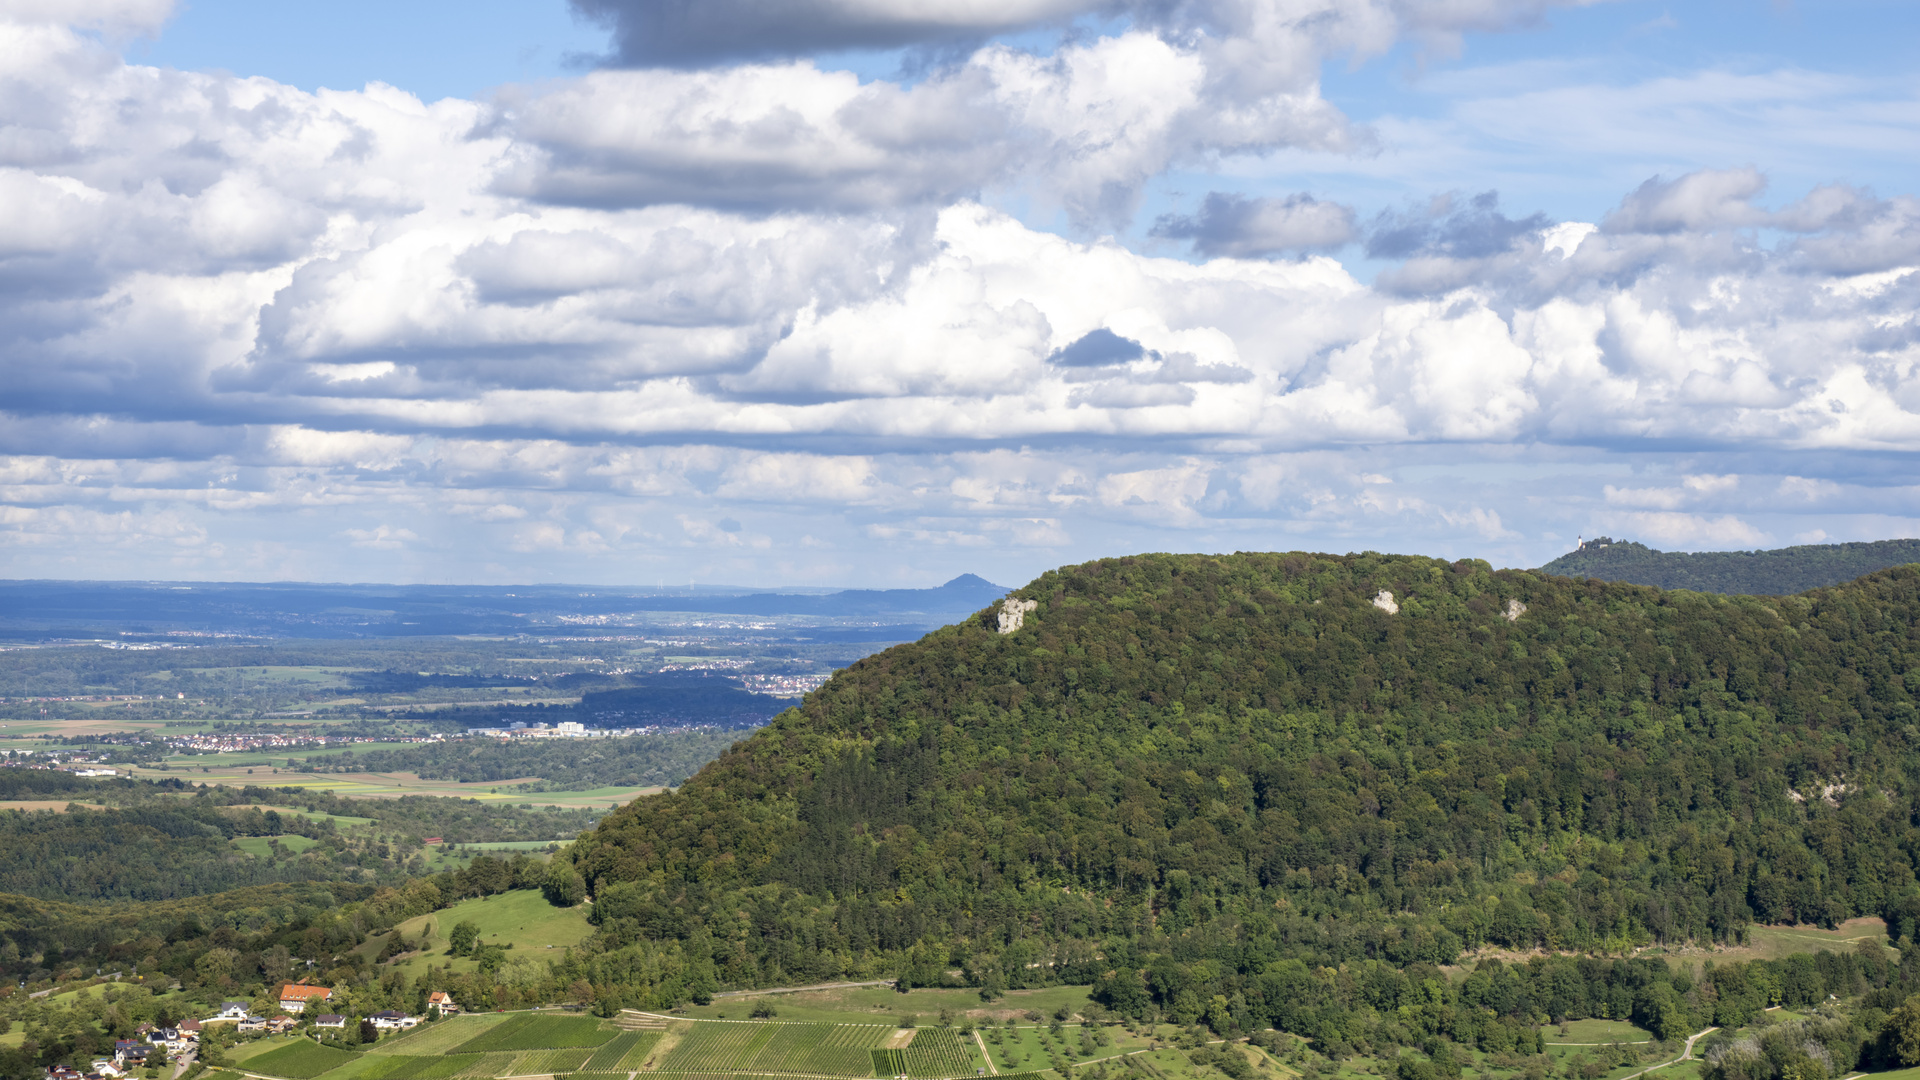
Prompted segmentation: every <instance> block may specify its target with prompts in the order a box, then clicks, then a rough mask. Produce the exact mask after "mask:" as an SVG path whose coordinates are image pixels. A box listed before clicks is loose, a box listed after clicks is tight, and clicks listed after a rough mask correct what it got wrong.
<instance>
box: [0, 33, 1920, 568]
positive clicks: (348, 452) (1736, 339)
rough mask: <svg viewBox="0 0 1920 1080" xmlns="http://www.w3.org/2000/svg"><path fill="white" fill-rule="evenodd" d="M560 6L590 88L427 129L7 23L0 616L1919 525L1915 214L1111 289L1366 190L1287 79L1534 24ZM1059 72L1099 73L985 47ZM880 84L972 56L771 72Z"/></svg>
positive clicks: (1242, 244)
mask: <svg viewBox="0 0 1920 1080" xmlns="http://www.w3.org/2000/svg"><path fill="white" fill-rule="evenodd" d="M577 6H579V7H581V9H582V10H583V11H587V12H588V13H589V14H594V15H597V16H599V17H601V18H604V19H605V20H606V21H607V22H608V23H609V24H610V26H611V27H612V28H613V30H614V42H615V46H616V50H617V53H618V58H619V59H620V60H621V61H622V62H623V63H624V64H627V65H629V66H628V67H626V68H622V69H609V70H602V71H598V72H594V73H592V74H589V75H585V76H582V77H580V78H577V79H570V80H564V81H561V82H558V83H555V84H549V85H542V86H530V87H510V88H507V89H505V90H503V91H501V92H500V94H499V95H498V96H497V97H496V98H494V99H492V100H488V101H461V100H456V99H449V100H444V101H440V102H437V103H433V104H425V103H422V102H420V101H418V100H416V99H414V98H413V97H411V96H409V95H407V94H405V93H402V92H400V91H398V90H395V89H393V88H391V87H386V86H381V85H377V84H376V85H371V86H368V87H367V88H365V89H364V90H361V91H357V92H336V91H322V92H319V93H305V92H302V91H299V90H296V89H293V88H291V87H287V86H284V85H281V84H277V83H274V82H272V81H269V80H266V79H259V78H254V79H237V78H232V77H229V76H224V75H217V74H200V73H189V72H179V71H170V70H160V69H154V68H148V67H142V66H138V65H132V64H128V63H126V62H124V61H123V60H122V59H121V58H120V57H119V56H118V55H117V54H116V53H115V52H114V51H113V50H112V48H111V47H110V45H106V44H102V43H101V42H102V40H103V39H102V38H100V37H98V36H95V35H94V34H93V33H89V32H86V31H87V28H88V27H89V26H90V27H93V28H94V29H98V28H101V27H118V28H120V30H119V31H117V32H134V33H137V32H151V31H152V29H153V28H154V27H155V26H157V25H158V23H159V21H160V20H161V19H163V18H164V14H165V9H164V6H162V5H157V4H150V3H137V2H134V0H122V2H112V3H110V2H106V0H102V2H100V3H97V4H94V5H92V6H89V7H87V8H85V9H84V10H82V9H77V8H75V7H74V6H73V5H60V6H59V7H60V9H61V10H60V11H53V10H52V8H51V7H48V6H44V5H43V6H38V7H36V6H34V5H31V4H18V3H17V4H13V5H10V6H8V7H7V8H5V9H4V11H5V14H6V21H0V56H5V57H6V58H7V62H6V63H4V64H0V283H3V285H4V287H0V357H4V363H5V368H6V371H7V378H6V379H5V380H4V385H0V550H4V551H6V552H7V558H8V565H9V567H10V571H11V572H12V573H14V574H16V575H20V576H62V577H74V576H124V575H125V574H127V573H134V574H138V575H140V576H153V577H212V578H235V577H308V578H314V577H334V578H359V579H368V578H375V579H378V578H389V579H391V578H423V577H426V578H433V577H437V576H439V575H441V574H452V575H453V576H456V577H462V578H470V579H497V580H516V579H518V580H526V579H535V580H551V579H555V578H558V579H562V580H603V581H648V580H653V579H654V577H655V576H656V575H658V576H662V577H669V578H671V579H673V580H678V579H680V578H681V577H683V576H685V575H686V574H689V573H692V574H695V575H696V576H700V577H701V578H702V579H703V580H758V581H775V580H782V579H784V580H825V581H836V582H859V581H867V580H870V576H869V575H871V574H872V567H873V565H874V564H875V563H876V561H881V560H882V559H884V560H886V561H890V562H893V563H895V564H897V565H898V566H899V568H900V573H901V574H902V575H907V576H909V577H910V578H911V579H912V580H919V578H920V577H924V576H928V575H937V574H939V573H944V572H946V571H947V570H950V569H977V570H979V571H980V572H983V573H989V574H990V576H991V575H992V574H1001V575H1003V576H1004V577H1005V578H1007V579H1016V578H1019V577H1021V575H1022V574H1024V573H1028V572H1031V571H1032V570H1034V569H1036V568H1038V567H1040V566H1044V565H1050V564H1052V563H1055V562H1059V561H1063V560H1065V559H1067V558H1076V557H1084V556H1086V555H1090V554H1098V553H1107V552H1114V551H1124V550H1131V549H1138V548H1150V547H1151V548H1166V547H1201V548H1209V547H1211V548H1234V547H1262V548H1271V547H1291V546H1309V547H1319V548H1335V549H1342V550H1344V549H1345V548H1346V547H1349V546H1356V545H1359V546H1375V545H1379V544H1381V543H1384V542H1386V541H1383V540H1382V538H1383V537H1384V538H1389V539H1390V540H1392V541H1394V542H1396V543H1397V544H1398V546H1401V547H1413V548H1416V549H1418V550H1427V551H1435V552H1439V553H1457V554H1480V555H1488V554H1499V553H1502V552H1505V553H1508V554H1509V555H1510V557H1511V558H1512V560H1513V561H1517V562H1520V563H1523V564H1526V565H1532V564H1533V563H1536V562H1538V561H1543V560H1544V559H1545V558H1548V557H1551V555H1552V554H1553V553H1554V552H1555V551H1557V550H1559V549H1561V548H1563V547H1564V546H1566V543H1567V542H1568V541H1570V540H1571V538H1572V536H1573V535H1574V534H1575V533H1577V532H1580V531H1588V532H1592V531H1598V530H1607V531H1612V532H1614V533H1615V534H1617V535H1619V534H1628V533H1632V534H1634V535H1640V536H1644V537H1647V538H1650V539H1653V540H1657V541H1659V542H1662V543H1666V544H1670V545H1677V546H1698V545H1706V546H1720V545H1727V544H1739V545H1748V544H1758V543H1765V542H1769V541H1777V542H1781V543H1787V542H1793V541H1794V540H1795V539H1799V538H1800V537H1801V534H1802V533H1804V532H1806V531H1807V530H1808V529H1809V528H1810V527H1811V526H1810V525H1809V524H1808V523H1809V522H1810V521H1812V520H1815V519H1818V520H1820V521H1822V522H1825V523H1826V524H1825V525H1824V526H1823V530H1824V531H1826V532H1829V533H1831V532H1834V531H1835V530H1836V529H1841V530H1853V531H1855V532H1857V533H1858V534H1860V535H1876V536H1877V535H1899V534H1905V533H1909V532H1911V531H1912V530H1913V529H1914V528H1915V526H1916V524H1917V523H1920V516H1916V515H1915V514H1914V513H1913V512H1912V507H1913V505H1914V504H1913V502H1912V495H1913V491H1912V488H1911V485H1910V484H1909V483H1908V481H1907V480H1906V479H1904V477H1903V473H1904V472H1905V470H1904V469H1903V468H1901V467H1899V466H1898V464H1897V463H1898V462H1899V461H1901V460H1904V459H1903V458H1901V457H1900V455H1907V454H1911V453H1913V452H1915V451H1917V450H1920V372H1916V364H1920V347H1917V346H1916V341H1917V340H1920V325H1917V324H1916V321H1915V312H1916V311H1920V273H1917V272H1916V269H1917V268H1920V202H1916V200H1915V199H1913V198H1912V197H1909V196H1893V197H1882V196H1879V195H1876V194H1875V193H1873V192H1870V191H1866V190H1863V189H1857V188H1852V187H1846V186H1827V187H1822V188H1819V189H1816V190H1812V191H1808V192H1805V193H1798V194H1793V193H1790V194H1789V196H1788V197H1787V199H1786V200H1785V201H1775V202H1768V201H1766V200H1767V199H1768V193H1767V190H1766V176H1765V174H1764V172H1763V171H1761V170H1760V169H1758V168H1755V167H1749V166H1740V165H1735V166H1732V167H1729V168H1727V169H1723V170H1708V171H1700V172H1694V173H1689V174H1687V175H1681V176H1672V177H1666V176H1661V177H1654V178H1650V179H1648V180H1647V181H1646V182H1645V183H1644V184H1643V185H1641V186H1640V187H1638V188H1636V189H1633V190H1629V191H1625V192H1623V193H1622V194H1621V197H1620V201H1619V203H1618V206H1617V208H1616V209H1615V210H1614V211H1613V212H1611V213H1609V214H1608V215H1606V216H1605V217H1604V218H1603V219H1602V220H1600V221H1599V222H1596V223H1581V222H1555V221H1552V220H1549V219H1548V218H1546V217H1545V216H1543V215H1539V214H1521V213H1518V212H1517V211H1516V212H1509V211H1508V210H1505V209H1503V208H1502V206H1501V204H1500V201H1499V198H1498V196H1497V195H1494V194H1492V193H1484V194H1475V193H1453V194H1446V193H1440V194H1436V195H1435V196H1434V197H1433V198H1432V199H1430V200H1428V201H1426V202H1424V203H1421V204H1418V205H1410V206H1406V207H1402V208H1400V209H1397V210H1393V211H1389V212H1386V213H1382V214H1379V215H1376V216H1374V217H1372V218H1367V219H1363V218H1362V216H1361V215H1360V214H1359V213H1358V212H1357V211H1356V210H1355V209H1354V208H1352V207H1350V206H1347V205H1343V204H1342V203H1340V202H1337V201H1333V200H1330V199H1327V198H1324V197H1316V196H1313V195H1307V194H1297V195H1292V196H1254V195H1246V194H1241V193H1237V192H1233V191H1227V190H1215V191H1212V192H1211V193H1209V194H1207V195H1205V196H1204V197H1203V198H1201V199H1200V200H1199V201H1198V205H1197V207H1196V208H1195V209H1194V210H1193V211H1192V212H1191V213H1178V212H1176V213H1170V214H1167V215H1164V216H1161V217H1160V218H1159V219H1158V220H1157V221H1156V222H1155V224H1154V225H1153V227H1152V230H1151V233H1152V236H1153V237H1154V238H1156V242H1157V243H1158V244H1159V245H1160V246H1159V247H1158V248H1151V249H1145V250H1135V249H1134V248H1131V247H1129V246H1126V245H1125V244H1123V243H1120V242H1118V241H1116V240H1113V239H1110V238H1102V237H1101V235H1100V233H1101V230H1104V229H1106V228H1109V227H1112V226H1115V225H1116V224H1120V225H1124V224H1125V223H1127V222H1129V221H1131V220H1132V217H1133V216H1134V215H1135V214H1136V213H1137V212H1138V206H1139V200H1140V198H1141V192H1142V190H1143V187H1144V185H1145V184H1147V183H1148V182H1149V181H1150V180H1151V179H1152V178H1154V177H1156V176H1160V175H1162V174H1163V173H1165V172H1166V170H1168V169H1170V168H1173V167H1176V166H1179V165H1180V164H1181V163H1191V162H1195V161H1204V160H1211V159H1215V158H1218V157H1220V156H1221V155H1242V156H1245V155H1254V156H1258V155H1260V154H1263V153H1268V152H1272V151H1275V150H1281V149H1303V148H1305V149H1314V150H1318V151H1330V152H1346V151H1349V150H1352V149H1355V148H1357V147H1360V146H1362V145H1363V143H1364V142H1365V139H1366V138H1367V136H1366V133H1365V132H1362V131H1358V130H1357V129H1355V128H1354V127H1353V125H1351V124H1349V123H1348V122H1347V120H1346V119H1345V118H1344V117H1343V116H1341V115H1340V113H1339V111H1338V110H1337V109H1336V108H1334V106H1332V105H1331V104H1329V103H1328V102H1327V101H1326V100H1324V99H1323V98H1322V97H1321V96H1320V91H1319V87H1318V83H1317V72H1318V70H1319V64H1320V63H1321V62H1322V61H1324V60H1325V59H1326V58H1328V57H1333V56H1340V55H1346V54H1365V53H1369V52H1376V51H1378V50H1379V49H1381V48H1384V47H1385V46H1386V45H1387V44H1390V43H1391V42H1392V41H1394V40H1397V39H1400V38H1404V37H1408V36H1413V37H1420V38H1423V39H1431V40H1433V41H1438V42H1442V43H1444V41H1445V40H1446V39H1447V38H1448V37H1449V36H1450V35H1457V34H1459V33H1461V32H1463V31H1465V30H1470V29H1477V28H1498V27H1505V26H1510V25H1513V24H1515V23H1520V22H1524V21H1526V20H1527V19H1530V18H1534V17H1537V16H1538V15H1539V14H1540V13H1541V12H1542V11H1543V10H1544V9H1545V5H1543V4H1538V3H1524V2H1496V0H1485V2H1479V3H1475V2H1467V3H1461V2H1448V3H1444V4H1442V3H1432V4H1427V3H1414V2H1402V3H1385V2H1363V0H1355V2H1334V0H1325V2H1305V3H1280V2H1277V0H1270V2H1256V0H1246V2H1241V3H1229V2H1221V3H1215V4H1201V5H1161V4H1153V3H1140V4H1131V5H1129V4H1116V5H1090V4H1067V3H1056V2H1053V0H1007V2H1005V3H987V4H952V5H940V4H934V5H926V4H917V5H893V4H889V3H885V2H881V0H872V2H867V3H858V4H824V3H821V4H812V5H798V6H790V5H776V6H775V7H778V8H779V11H778V12H774V10H773V8H771V7H770V8H767V9H766V10H761V9H760V8H759V7H758V6H757V5H755V4H752V3H745V2H729V3H721V4H710V5H698V6H695V5H679V4H657V3H646V4H640V3H632V4H626V3H614V2H613V0H580V2H579V4H578V5H577ZM76 12H78V15H77V16H76V15H75V13H76ZM756 13H758V14H759V15H762V16H766V18H765V19H764V20H761V21H755V19H754V18H753V16H755V14H756ZM781 13H785V14H781ZM796 13H811V14H810V15H809V19H811V21H810V22H808V29H807V31H806V33H805V34H801V33H799V32H798V31H797V30H796V31H794V32H793V33H787V32H785V31H783V30H782V29H781V27H783V26H785V25H786V23H784V22H782V21H781V20H783V19H786V20H789V21H791V20H793V19H799V18H800V14H796ZM776 16H777V17H776ZM76 17H77V18H78V19H79V22H80V23H82V24H85V25H81V26H80V27H79V28H78V29H76V26H74V25H68V23H67V22H65V21H62V20H69V19H75V18H76ZM1086 18H1099V19H1107V20H1118V22H1117V23H1116V25H1118V26H1119V28H1117V29H1111V30H1109V31H1106V32H1101V33H1091V32H1086V33H1081V32H1076V33H1073V34H1069V35H1068V36H1067V37H1066V38H1064V39H1062V44H1061V45H1060V46H1059V47H1058V48H1056V49H1054V50H1052V51H1050V52H1046V53H1044V54H1043V53H1041V52H1037V51H1023V50H1020V49H1016V48H1014V47H1012V46H1009V45H1006V44H996V43H992V42H986V41H985V39H986V38H987V37H989V36H991V35H992V34H995V33H999V32H1002V31H1005V30H1008V29H1012V28H1032V27H1037V26H1056V25H1068V24H1072V23H1073V21H1074V20H1076V19H1086ZM727 20H734V22H733V23H732V24H731V25H743V24H744V25H752V26H754V27H756V28H757V29H755V30H754V31H752V32H751V33H745V34H742V33H730V32H728V31H727V29H726V28H727V26H728V25H730V24H729V22H728V21H727ZM789 29H791V28H789ZM955 43H958V44H957V45H956V44H955ZM902 46H925V47H929V48H931V47H935V46H939V47H949V46H951V47H954V48H956V49H958V50H959V51H958V53H957V54H956V58H955V59H953V60H952V61H951V62H948V63H944V64H941V65H938V66H936V67H935V68H934V69H932V70H931V72H930V73H929V74H928V75H927V76H926V77H925V78H922V79H919V80H918V81H915V82H912V83H905V82H901V83H895V82H888V81H883V80H882V81H867V82H862V81H861V80H860V79H858V78H856V77H854V76H853V75H850V74H847V73H845V72H838V71H828V70H823V69H821V68H819V67H817V66H815V64H814V63H813V62H811V61H809V60H807V59H805V58H804V54H805V53H807V52H810V51H812V50H818V49H829V48H881V47H886V48H894V47H902ZM796 56H799V57H802V58H799V59H796V58H795V57H796ZM1009 192H1012V193H1016V194H1017V195H1018V196H1019V197H1020V198H1022V199H1031V200H1035V201H1037V202H1039V203H1042V204H1046V205H1053V206H1057V207H1058V208H1059V209H1060V211H1061V213H1062V214H1063V215H1065V217H1066V219H1067V220H1069V221H1070V222H1074V223H1078V227H1079V228H1080V230H1081V231H1079V232H1076V231H1075V230H1074V229H1067V230H1065V231H1064V234H1063V233H1056V232H1048V231H1042V230H1039V229H1036V228H1034V227H1032V226H1030V225H1028V224H1024V223H1022V221H1021V220H1020V219H1019V218H1018V217H1016V216H1014V215H1013V214H1012V213H1010V212H1009V211H1008V210H1007V209H1006V208H1005V207H1003V206H1000V205H996V203H995V199H996V198H997V197H1001V196H1005V195H1006V194H1007V193H1009ZM1341 249H1358V250H1364V251H1365V252H1366V253H1367V254H1368V255H1369V256H1370V257H1372V258H1375V259H1379V260H1385V261H1387V263H1388V268H1387V269H1386V270H1384V271H1383V272H1382V273H1381V274H1380V275H1379V276H1378V278H1377V280H1375V281H1373V282H1372V283H1367V282H1363V281H1361V280H1359V279H1357V278H1356V277H1355V276H1354V275H1353V274H1352V273H1351V272H1349V271H1348V270H1347V269H1346V268H1345V267H1343V265H1342V264H1341V263H1339V262H1337V261H1335V260H1334V259H1333V258H1330V257H1329V256H1328V255H1327V254H1326V253H1327V252H1332V251H1339V250H1341ZM1154 251H1159V252H1161V253H1158V254H1155V253H1153V252H1154ZM1650 462H1651V463H1653V464H1652V465H1651V466H1650ZM1890 463H1893V464H1890ZM1701 477H1706V478H1708V479H1707V480H1701V479H1700V478H1701ZM876 553H884V555H880V554H876Z"/></svg>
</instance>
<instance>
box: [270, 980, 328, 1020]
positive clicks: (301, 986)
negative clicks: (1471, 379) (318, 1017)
mask: <svg viewBox="0 0 1920 1080" xmlns="http://www.w3.org/2000/svg"><path fill="white" fill-rule="evenodd" d="M331 997H333V991H331V990H329V989H327V988H326V987H324V986H310V985H308V984H306V983H288V984H287V985H285V986H283V987H281V988H280V1007H281V1008H282V1009H285V1010H286V1011H288V1012H290V1013H302V1012H305V1011H306V1010H307V1003H308V1002H319V1001H326V1000H328V999H329V998H331Z"/></svg>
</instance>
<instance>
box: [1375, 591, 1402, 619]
mask: <svg viewBox="0 0 1920 1080" xmlns="http://www.w3.org/2000/svg"><path fill="white" fill-rule="evenodd" d="M1373 606H1374V607H1377V608H1379V609H1380V610H1381V611H1384V612H1386V613H1387V614H1389V615H1398V614H1400V605H1399V604H1396V603H1394V602H1393V594H1392V593H1390V592H1388V591H1387V590H1385V589H1381V590H1380V595H1379V596H1376V597H1374V598H1373Z"/></svg>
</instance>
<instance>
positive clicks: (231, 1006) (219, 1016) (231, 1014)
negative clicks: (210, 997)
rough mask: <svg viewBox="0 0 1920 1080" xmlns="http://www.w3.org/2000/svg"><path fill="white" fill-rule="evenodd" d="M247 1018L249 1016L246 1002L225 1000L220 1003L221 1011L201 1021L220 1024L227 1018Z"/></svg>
mask: <svg viewBox="0 0 1920 1080" xmlns="http://www.w3.org/2000/svg"><path fill="white" fill-rule="evenodd" d="M246 1018H247V1003H246V1002H244V1001H223V1002H221V1003H220V1011H219V1012H218V1013H216V1014H214V1015H213V1016H209V1017H207V1018H206V1019H205V1020H203V1021H201V1023H203V1024H218V1023H221V1022H223V1021H227V1020H245V1019H246Z"/></svg>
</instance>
